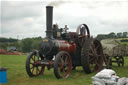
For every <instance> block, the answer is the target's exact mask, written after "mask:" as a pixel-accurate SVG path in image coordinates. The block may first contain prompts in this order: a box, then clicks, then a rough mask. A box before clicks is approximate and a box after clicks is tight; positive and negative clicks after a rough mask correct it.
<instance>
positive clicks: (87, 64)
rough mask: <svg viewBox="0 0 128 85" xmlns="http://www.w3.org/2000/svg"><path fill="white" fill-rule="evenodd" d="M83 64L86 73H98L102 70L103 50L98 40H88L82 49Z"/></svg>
mask: <svg viewBox="0 0 128 85" xmlns="http://www.w3.org/2000/svg"><path fill="white" fill-rule="evenodd" d="M81 64H82V66H83V69H84V71H85V72H86V73H91V72H98V71H100V70H101V69H102V66H103V49H102V45H101V43H100V42H99V41H98V40H96V39H94V40H93V39H92V38H88V39H86V41H85V43H84V45H83V47H82V49H81Z"/></svg>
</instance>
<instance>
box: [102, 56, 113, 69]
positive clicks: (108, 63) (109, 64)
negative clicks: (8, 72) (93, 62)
mask: <svg viewBox="0 0 128 85" xmlns="http://www.w3.org/2000/svg"><path fill="white" fill-rule="evenodd" d="M104 61H105V64H106V68H107V69H111V68H112V57H111V56H109V55H107V54H104Z"/></svg>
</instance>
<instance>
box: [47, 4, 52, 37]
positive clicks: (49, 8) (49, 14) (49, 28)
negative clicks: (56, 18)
mask: <svg viewBox="0 0 128 85" xmlns="http://www.w3.org/2000/svg"><path fill="white" fill-rule="evenodd" d="M52 19H53V6H46V28H47V29H46V37H47V38H51V39H52V38H53V30H52Z"/></svg>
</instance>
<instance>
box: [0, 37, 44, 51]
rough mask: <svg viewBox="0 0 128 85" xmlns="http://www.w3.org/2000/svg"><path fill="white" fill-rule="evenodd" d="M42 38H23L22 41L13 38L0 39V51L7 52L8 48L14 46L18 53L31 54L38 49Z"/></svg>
mask: <svg viewBox="0 0 128 85" xmlns="http://www.w3.org/2000/svg"><path fill="white" fill-rule="evenodd" d="M42 39H43V38H41V37H36V38H25V39H22V40H18V39H13V38H9V39H8V38H0V49H4V50H8V48H9V47H11V46H14V47H16V49H17V50H18V51H20V52H24V53H26V52H31V51H33V50H35V49H37V50H38V49H39V44H40V42H41V40H42Z"/></svg>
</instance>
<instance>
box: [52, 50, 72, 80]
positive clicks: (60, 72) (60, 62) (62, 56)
mask: <svg viewBox="0 0 128 85" xmlns="http://www.w3.org/2000/svg"><path fill="white" fill-rule="evenodd" d="M71 70H72V60H71V57H70V55H69V54H68V53H67V52H65V51H61V52H59V53H58V54H57V55H56V58H55V61H54V74H55V76H56V78H58V79H60V78H67V77H68V76H69V74H70V72H71Z"/></svg>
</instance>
